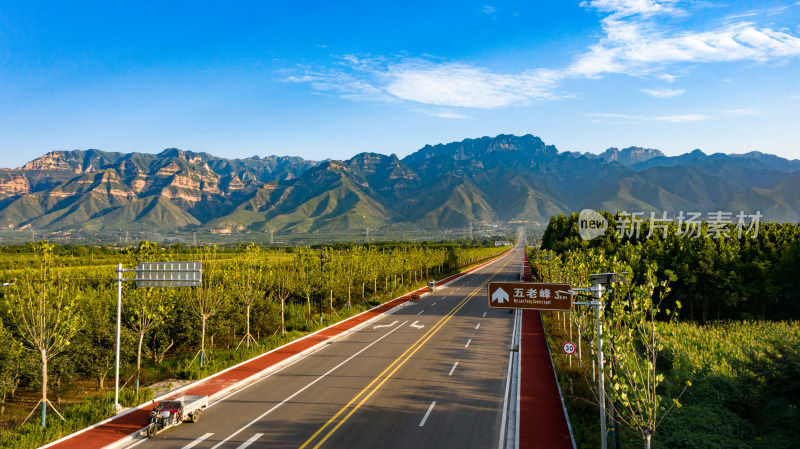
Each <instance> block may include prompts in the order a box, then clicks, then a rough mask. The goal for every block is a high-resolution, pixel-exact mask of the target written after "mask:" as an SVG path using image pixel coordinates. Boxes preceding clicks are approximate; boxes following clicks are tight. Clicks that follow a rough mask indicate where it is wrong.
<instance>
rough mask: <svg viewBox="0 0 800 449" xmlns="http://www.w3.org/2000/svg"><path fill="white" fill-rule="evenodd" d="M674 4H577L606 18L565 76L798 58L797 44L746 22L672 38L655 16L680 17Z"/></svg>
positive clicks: (601, 0) (635, 0)
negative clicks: (597, 38)
mask: <svg viewBox="0 0 800 449" xmlns="http://www.w3.org/2000/svg"><path fill="white" fill-rule="evenodd" d="M674 4H675V2H673V1H668V2H656V1H653V0H592V1H589V2H583V3H581V5H583V6H584V7H589V8H595V9H597V10H599V11H601V12H606V13H608V14H609V15H608V16H606V17H605V18H603V19H602V20H601V23H602V27H603V32H604V33H605V36H604V37H603V38H601V39H600V41H599V42H598V43H597V44H594V45H592V46H590V47H589V51H588V52H586V53H584V54H582V55H580V56H579V57H578V58H577V59H576V61H575V62H574V63H573V64H572V66H571V67H570V68H569V69H568V72H569V73H571V74H573V75H577V76H587V77H590V78H596V77H599V76H601V75H602V74H604V73H627V74H647V73H652V72H654V71H658V70H659V69H663V68H664V67H665V66H667V65H670V64H675V63H698V62H725V61H740V60H753V61H767V60H771V59H779V58H786V57H797V56H800V38H798V37H797V36H793V35H791V34H788V33H787V32H784V31H775V30H773V29H770V28H758V27H756V26H755V25H754V24H753V23H750V22H737V23H731V24H727V25H725V26H723V27H720V28H717V29H714V30H709V31H701V32H696V31H684V32H676V30H675V29H672V28H670V27H668V26H665V25H662V24H661V23H660V22H659V20H657V16H661V15H665V14H668V15H678V14H682V13H683V12H682V11H681V10H679V9H677V8H676V7H675V5H674ZM661 76H663V75H661Z"/></svg>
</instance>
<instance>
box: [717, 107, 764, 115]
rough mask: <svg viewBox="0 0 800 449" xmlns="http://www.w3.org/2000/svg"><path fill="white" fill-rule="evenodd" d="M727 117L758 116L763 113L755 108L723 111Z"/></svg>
mask: <svg viewBox="0 0 800 449" xmlns="http://www.w3.org/2000/svg"><path fill="white" fill-rule="evenodd" d="M722 113H723V114H725V115H758V114H760V113H761V111H759V110H758V109H754V108H739V109H728V110H727V111H722Z"/></svg>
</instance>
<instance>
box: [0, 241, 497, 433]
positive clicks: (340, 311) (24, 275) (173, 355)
mask: <svg viewBox="0 0 800 449" xmlns="http://www.w3.org/2000/svg"><path fill="white" fill-rule="evenodd" d="M505 249H506V248H505V247H495V246H494V242H493V241H492V242H488V241H487V242H474V243H473V244H467V245H458V244H415V245H409V244H404V243H399V242H383V243H379V244H371V245H342V244H340V245H336V246H335V247H315V248H310V247H302V248H292V247H289V248H266V249H265V248H262V247H259V246H257V245H253V244H250V245H246V246H244V245H243V246H239V247H237V248H228V249H224V248H216V247H198V248H188V247H183V246H180V245H175V246H172V247H161V246H159V245H158V244H156V243H154V242H146V241H143V242H141V243H140V244H138V245H136V246H130V247H128V248H125V249H111V248H85V247H61V246H54V245H50V244H47V243H45V242H38V243H36V244H31V245H29V246H26V247H19V246H15V247H4V248H2V249H0V281H2V282H4V283H11V284H13V285H7V286H5V287H3V288H2V289H0V418H2V426H0V447H11V448H33V447H38V446H40V445H42V444H45V443H47V442H49V441H52V440H54V439H57V438H59V437H60V436H63V435H66V434H68V433H70V432H73V431H76V430H79V429H81V428H83V427H85V426H87V425H90V424H92V423H95V422H98V421H100V420H102V419H104V418H106V417H109V416H111V414H112V410H113V390H114V351H115V339H116V298H117V284H116V282H115V281H114V278H115V277H116V273H115V272H114V270H115V269H116V267H117V264H118V263H123V265H124V267H125V268H133V267H135V265H136V263H137V262H142V261H185V260H201V261H202V262H203V283H202V286H200V287H179V288H136V287H135V284H134V283H133V282H125V283H123V293H122V295H123V310H122V334H121V339H122V345H121V356H122V357H121V358H122V360H121V368H120V386H121V403H122V405H123V406H126V407H127V406H134V405H137V404H140V403H143V402H146V401H148V400H150V399H152V398H153V391H152V390H151V389H150V388H148V386H149V385H151V384H153V383H154V382H158V381H164V380H167V379H175V380H176V381H181V380H182V381H186V380H197V379H201V378H203V377H206V376H208V375H210V374H213V373H215V372H218V371H221V370H223V369H225V368H228V367H230V366H232V365H234V364H237V363H239V362H242V361H244V360H247V359H249V358H252V357H254V356H257V355H259V354H262V353H264V352H266V351H269V350H271V349H274V348H276V347H278V346H280V345H283V344H285V343H287V342H290V341H292V340H294V339H297V338H300V337H302V336H304V335H307V334H308V333H310V332H314V331H315V330H318V329H320V328H322V327H324V326H328V325H330V324H333V323H335V322H338V321H341V320H343V319H346V318H348V317H350V316H353V315H355V314H357V313H360V312H362V311H364V310H367V309H369V308H371V307H373V306H375V305H378V304H381V303H383V302H385V301H387V300H389V299H391V298H393V297H395V296H396V295H397V294H400V293H402V292H403V291H407V290H410V289H413V288H416V287H419V286H422V285H425V283H427V282H428V281H429V280H433V279H441V278H442V277H445V276H447V275H449V274H451V273H453V272H456V271H457V270H459V269H462V268H464V267H467V266H469V265H472V264H475V263H478V262H481V261H483V260H486V259H488V258H491V257H494V256H496V255H498V254H500V253H502V252H503V251H504V250H505ZM125 276H126V277H129V278H130V277H132V274H131V273H128V274H126V275H125ZM34 306H35V307H34ZM36 317H38V318H40V319H43V320H45V321H47V322H48V323H51V324H57V325H58V326H52V325H47V326H43V328H44V329H54V330H53V331H52V332H50V333H47V332H44V333H43V332H37V329H35V328H31V326H30V325H28V324H26V323H29V322H30V323H34V322H35V320H33V318H36ZM48 320H49V321H48ZM34 327H35V326H34ZM39 330H42V329H39ZM43 349H45V350H46V351H44V352H43ZM43 379H46V380H45V381H44V382H43ZM40 399H44V400H45V401H46V402H47V403H48V404H49V405H48V409H47V420H46V427H44V428H43V427H42V426H41V424H42V418H41V415H40V409H41V405H38V406H36V403H37V400H40ZM34 406H36V408H35V410H34ZM56 411H57V412H58V413H59V414H60V415H62V416H63V417H64V420H62V419H61V418H60V417H59V416H58V415H57V414H56V413H54V412H56ZM29 412H31V414H30V415H29V416H28V420H27V423H26V424H24V425H21V424H22V420H23V419H25V417H26V415H28V413H29Z"/></svg>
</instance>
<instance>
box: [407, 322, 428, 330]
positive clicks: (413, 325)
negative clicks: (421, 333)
mask: <svg viewBox="0 0 800 449" xmlns="http://www.w3.org/2000/svg"><path fill="white" fill-rule="evenodd" d="M417 323H419V321H414V322H413V323H411V324H409V326H411V327H415V328H417V329H422V328H423V327H425V325H424V324H417Z"/></svg>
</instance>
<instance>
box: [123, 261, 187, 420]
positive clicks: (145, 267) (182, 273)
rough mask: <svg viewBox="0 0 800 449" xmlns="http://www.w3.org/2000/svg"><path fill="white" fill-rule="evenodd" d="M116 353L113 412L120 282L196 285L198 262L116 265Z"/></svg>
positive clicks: (140, 286) (163, 285) (151, 285)
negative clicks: (130, 274) (131, 277)
mask: <svg viewBox="0 0 800 449" xmlns="http://www.w3.org/2000/svg"><path fill="white" fill-rule="evenodd" d="M116 272H117V277H116V279H114V280H115V281H117V354H116V360H115V362H114V412H115V413H119V411H120V409H121V408H122V407H120V405H119V347H120V342H119V341H120V331H121V327H122V283H123V282H124V281H136V287H138V288H147V287H198V286H199V285H200V283H201V281H202V276H203V275H202V272H203V270H202V266H201V263H200V262H140V263H139V264H138V265H137V266H136V268H134V269H124V268H122V264H119V265H117V269H116ZM122 273H136V278H134V279H130V278H124V277H122Z"/></svg>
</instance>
